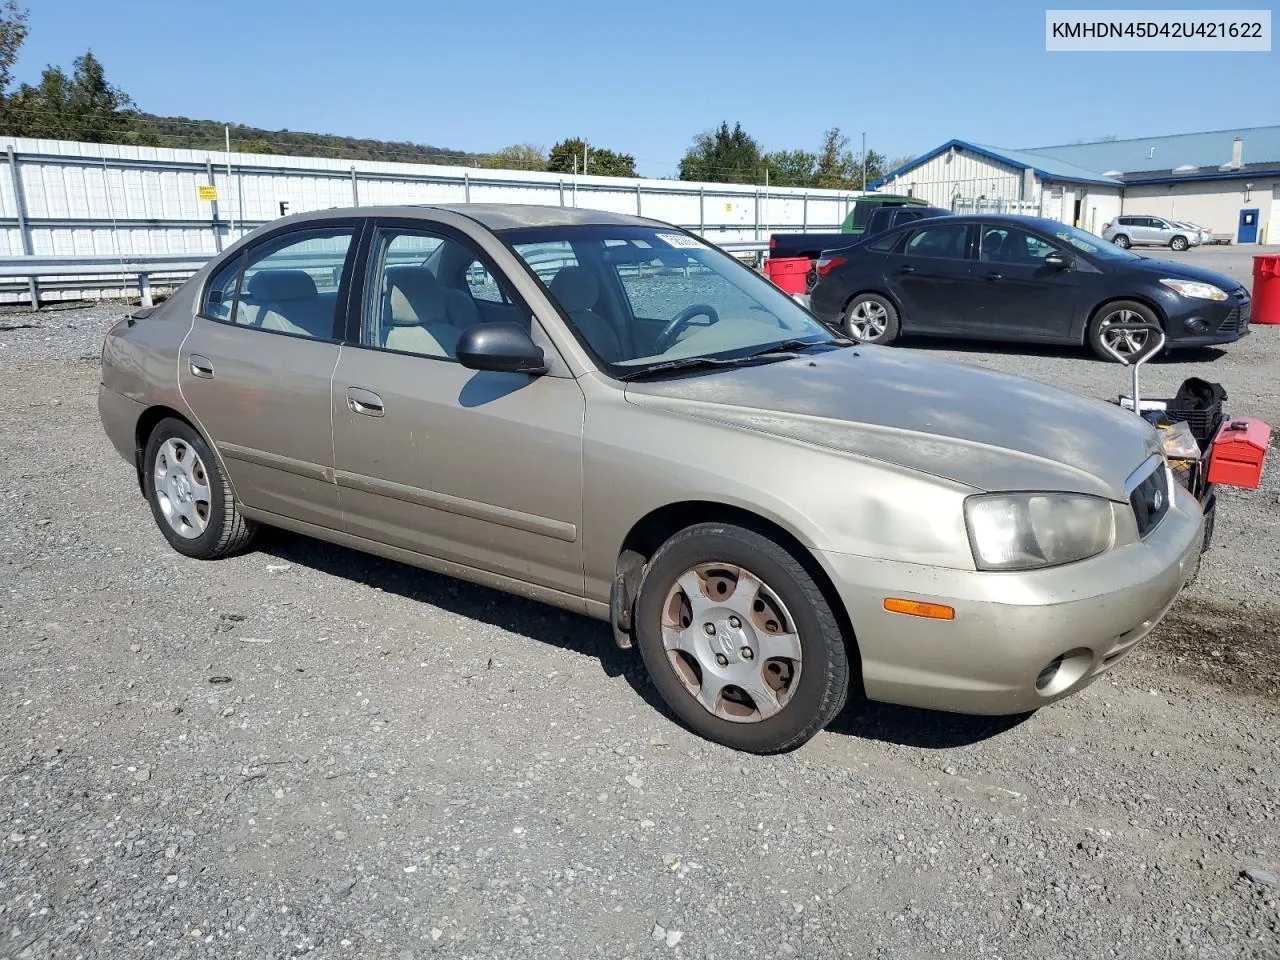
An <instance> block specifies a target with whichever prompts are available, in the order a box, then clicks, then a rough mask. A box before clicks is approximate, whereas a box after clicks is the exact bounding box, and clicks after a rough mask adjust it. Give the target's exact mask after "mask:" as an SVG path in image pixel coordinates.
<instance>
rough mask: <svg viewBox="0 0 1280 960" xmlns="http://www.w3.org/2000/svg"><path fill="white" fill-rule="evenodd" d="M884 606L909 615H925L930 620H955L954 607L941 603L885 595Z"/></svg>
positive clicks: (891, 611) (893, 611) (892, 610)
mask: <svg viewBox="0 0 1280 960" xmlns="http://www.w3.org/2000/svg"><path fill="white" fill-rule="evenodd" d="M884 608H885V609H886V610H888V611H889V612H890V613H905V614H906V615H907V616H909V617H925V618H927V619H929V620H954V619H955V618H956V611H955V608H954V607H946V606H943V605H942V604H940V603H923V602H921V601H919V600H903V599H902V598H901V597H885V598H884Z"/></svg>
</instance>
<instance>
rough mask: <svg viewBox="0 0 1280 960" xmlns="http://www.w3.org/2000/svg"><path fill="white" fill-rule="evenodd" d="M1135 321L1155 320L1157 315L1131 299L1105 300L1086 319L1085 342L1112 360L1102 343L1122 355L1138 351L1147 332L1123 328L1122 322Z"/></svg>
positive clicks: (1103, 356)
mask: <svg viewBox="0 0 1280 960" xmlns="http://www.w3.org/2000/svg"><path fill="white" fill-rule="evenodd" d="M1139 321H1142V322H1143V323H1156V324H1158V323H1159V322H1160V318H1159V317H1157V316H1156V314H1155V311H1154V310H1152V309H1151V308H1150V307H1148V306H1147V305H1146V304H1142V303H1137V302H1136V301H1133V300H1117V301H1116V302H1114V303H1108V304H1105V305H1104V306H1103V307H1102V308H1101V309H1100V310H1098V312H1097V313H1095V314H1094V315H1093V320H1091V321H1090V322H1089V346H1090V347H1092V348H1093V352H1094V353H1096V354H1097V355H1098V356H1099V357H1101V358H1102V359H1103V360H1110V361H1111V362H1112V363H1115V362H1116V358H1115V357H1114V356H1112V355H1111V353H1109V352H1108V351H1107V350H1106V348H1105V347H1104V346H1103V344H1104V343H1106V344H1108V345H1110V346H1111V347H1112V348H1113V349H1114V350H1115V351H1116V352H1117V353H1120V354H1122V355H1124V356H1125V357H1129V356H1133V355H1136V354H1140V353H1141V352H1142V351H1143V349H1144V348H1145V347H1146V345H1147V337H1149V336H1151V334H1150V333H1148V332H1147V331H1146V330H1126V329H1125V328H1124V325H1125V324H1130V323H1137V322H1139Z"/></svg>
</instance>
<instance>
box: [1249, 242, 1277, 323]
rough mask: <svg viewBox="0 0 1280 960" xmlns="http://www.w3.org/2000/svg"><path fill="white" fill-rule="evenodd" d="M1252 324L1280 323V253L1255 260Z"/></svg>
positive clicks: (1255, 258) (1263, 255) (1257, 257)
mask: <svg viewBox="0 0 1280 960" xmlns="http://www.w3.org/2000/svg"><path fill="white" fill-rule="evenodd" d="M1250 321H1251V322H1252V323H1280V253H1267V254H1262V255H1260V256H1255V257H1254V258H1253V312H1252V315H1251V316H1250Z"/></svg>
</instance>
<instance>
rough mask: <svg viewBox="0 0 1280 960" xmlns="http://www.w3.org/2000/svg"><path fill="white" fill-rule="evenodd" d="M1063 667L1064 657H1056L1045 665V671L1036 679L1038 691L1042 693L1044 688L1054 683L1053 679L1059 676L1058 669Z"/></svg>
mask: <svg viewBox="0 0 1280 960" xmlns="http://www.w3.org/2000/svg"><path fill="white" fill-rule="evenodd" d="M1061 666H1062V657H1061V656H1060V655H1059V656H1056V657H1054V658H1053V659H1052V660H1050V661H1049V662H1048V663H1046V664H1045V665H1044V669H1043V670H1041V671H1040V675H1039V676H1038V677H1036V689H1037V690H1039V691H1040V692H1041V693H1043V692H1044V688H1045V687H1047V686H1048V685H1049V684H1051V683H1053V678H1054V677H1056V676H1057V675H1058V669H1059V668H1060V667H1061Z"/></svg>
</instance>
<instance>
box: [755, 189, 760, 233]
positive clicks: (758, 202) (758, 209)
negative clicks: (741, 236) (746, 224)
mask: <svg viewBox="0 0 1280 960" xmlns="http://www.w3.org/2000/svg"><path fill="white" fill-rule="evenodd" d="M755 220H756V239H757V240H759V239H760V191H759V190H758V189H757V190H756V216H755Z"/></svg>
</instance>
